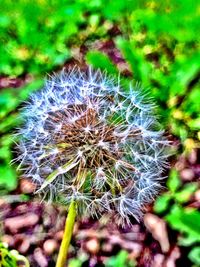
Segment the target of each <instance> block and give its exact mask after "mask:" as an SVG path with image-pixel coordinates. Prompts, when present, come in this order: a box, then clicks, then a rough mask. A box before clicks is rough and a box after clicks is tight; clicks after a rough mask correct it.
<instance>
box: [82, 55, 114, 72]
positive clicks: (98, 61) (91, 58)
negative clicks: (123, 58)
mask: <svg viewBox="0 0 200 267" xmlns="http://www.w3.org/2000/svg"><path fill="white" fill-rule="evenodd" d="M86 61H87V63H88V64H91V65H92V66H93V67H94V68H99V69H101V70H107V71H108V73H110V74H118V70H117V68H116V66H115V65H114V64H113V63H112V62H111V60H110V58H109V57H108V56H107V55H106V54H103V53H102V52H99V51H90V52H88V53H87V55H86Z"/></svg>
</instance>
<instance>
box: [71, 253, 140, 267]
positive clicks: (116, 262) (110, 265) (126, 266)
mask: <svg viewBox="0 0 200 267" xmlns="http://www.w3.org/2000/svg"><path fill="white" fill-rule="evenodd" d="M128 256H129V254H128V252H127V251H125V250H121V251H120V252H119V253H118V254H117V255H115V256H112V257H110V258H109V259H108V260H106V262H105V265H104V266H105V267H116V266H117V267H135V266H136V263H135V262H134V261H133V260H129V258H128ZM84 262H86V258H85V256H84V255H83V256H82V257H79V258H75V259H71V260H70V261H69V267H81V266H84Z"/></svg>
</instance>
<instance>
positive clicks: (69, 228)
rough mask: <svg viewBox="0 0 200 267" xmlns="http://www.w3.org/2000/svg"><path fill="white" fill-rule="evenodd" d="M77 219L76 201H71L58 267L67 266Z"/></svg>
mask: <svg viewBox="0 0 200 267" xmlns="http://www.w3.org/2000/svg"><path fill="white" fill-rule="evenodd" d="M75 219H76V203H75V202H74V200H72V201H71V203H70V206H69V211H68V215H67V219H66V222H65V230H64V234H63V238H62V243H61V246H60V250H59V254H58V258H57V263H56V267H65V266H66V261H67V253H68V249H69V245H70V241H71V237H72V233H73V229H74V223H75Z"/></svg>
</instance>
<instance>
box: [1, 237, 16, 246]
mask: <svg viewBox="0 0 200 267" xmlns="http://www.w3.org/2000/svg"><path fill="white" fill-rule="evenodd" d="M1 241H2V242H3V243H6V244H8V246H9V247H12V246H13V245H14V238H13V237H12V236H11V235H3V236H2V237H1Z"/></svg>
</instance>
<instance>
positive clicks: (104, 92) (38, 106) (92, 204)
mask: <svg viewBox="0 0 200 267" xmlns="http://www.w3.org/2000/svg"><path fill="white" fill-rule="evenodd" d="M154 106H155V105H154V103H153V102H152V100H148V97H147V96H146V95H143V94H142V88H141V87H140V86H139V85H136V86H135V87H134V86H133V85H130V88H129V90H127V89H126V90H125V89H124V88H123V85H122V84H121V83H120V79H118V80H115V79H114V78H112V77H108V76H107V75H106V74H105V73H101V72H100V71H93V70H91V69H89V70H88V71H87V72H86V73H83V72H81V71H80V70H79V69H78V68H74V69H72V70H71V71H69V72H65V71H63V72H61V73H60V74H59V75H55V76H53V77H52V78H50V79H49V80H47V82H46V85H45V87H44V88H43V89H42V90H41V91H39V92H37V93H34V94H33V95H32V96H31V98H30V101H29V103H28V104H26V106H25V108H24V110H23V118H24V126H23V127H22V128H21V129H20V130H19V134H20V135H21V141H20V143H19V144H18V148H19V150H20V152H19V157H18V161H20V164H19V169H21V170H22V171H23V172H24V175H25V176H27V177H28V178H31V179H33V181H34V182H35V183H36V184H37V191H36V192H37V193H41V194H42V193H43V194H44V195H45V196H46V195H49V197H50V199H51V200H52V199H54V198H60V199H62V201H64V202H65V203H69V202H70V201H71V200H72V199H74V200H76V201H77V202H78V203H79V212H80V213H81V212H82V211H83V210H84V209H86V210H87V212H88V213H89V215H94V216H100V215H101V214H102V213H103V212H107V211H112V212H114V213H115V215H116V218H117V220H118V222H119V223H123V222H130V218H131V217H135V218H136V219H140V218H141V214H142V209H143V206H144V205H146V203H149V202H151V201H152V200H153V199H154V197H155V196H156V194H157V193H158V191H159V190H160V188H161V186H160V183H159V181H160V180H161V178H162V173H163V171H164V170H165V169H166V168H167V167H168V163H167V153H166V150H167V148H168V146H169V142H168V141H167V140H166V138H165V137H164V134H163V131H161V130H160V126H159V124H158V123H157V120H156V117H155V116H154V111H153V109H154Z"/></svg>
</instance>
